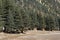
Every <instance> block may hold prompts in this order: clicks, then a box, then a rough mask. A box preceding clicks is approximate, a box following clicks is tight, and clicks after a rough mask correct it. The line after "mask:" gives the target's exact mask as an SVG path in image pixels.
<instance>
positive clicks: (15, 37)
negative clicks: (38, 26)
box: [0, 31, 60, 40]
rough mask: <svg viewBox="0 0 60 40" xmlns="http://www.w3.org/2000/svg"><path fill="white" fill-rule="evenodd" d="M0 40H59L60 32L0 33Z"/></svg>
mask: <svg viewBox="0 0 60 40" xmlns="http://www.w3.org/2000/svg"><path fill="white" fill-rule="evenodd" d="M0 40H60V31H52V32H51V31H49V32H48V31H27V32H26V34H6V33H0Z"/></svg>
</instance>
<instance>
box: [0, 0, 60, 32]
mask: <svg viewBox="0 0 60 40" xmlns="http://www.w3.org/2000/svg"><path fill="white" fill-rule="evenodd" d="M34 28H37V30H48V31H52V30H60V3H59V2H58V1H56V0H0V31H4V32H21V33H23V31H25V30H26V29H27V30H33V29H34Z"/></svg>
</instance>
